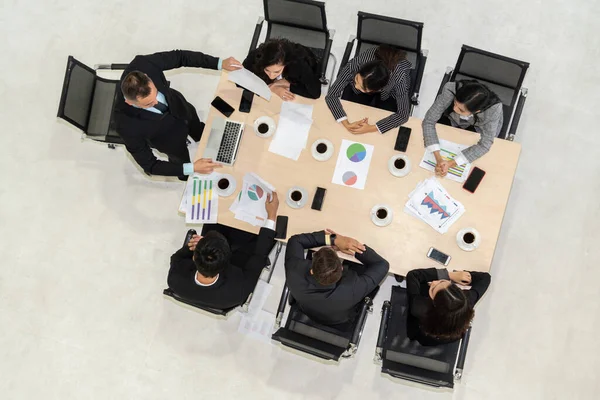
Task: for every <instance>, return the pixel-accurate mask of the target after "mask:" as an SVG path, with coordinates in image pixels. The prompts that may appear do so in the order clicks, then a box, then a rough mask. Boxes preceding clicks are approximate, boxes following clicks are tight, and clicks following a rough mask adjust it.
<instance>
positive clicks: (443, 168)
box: [434, 152, 457, 176]
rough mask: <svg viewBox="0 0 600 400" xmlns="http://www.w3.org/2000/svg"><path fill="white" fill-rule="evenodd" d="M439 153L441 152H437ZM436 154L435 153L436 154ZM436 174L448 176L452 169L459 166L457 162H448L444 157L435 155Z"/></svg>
mask: <svg viewBox="0 0 600 400" xmlns="http://www.w3.org/2000/svg"><path fill="white" fill-rule="evenodd" d="M437 153H439V152H437ZM434 154H435V153H434ZM435 162H436V165H435V174H436V175H439V176H446V175H447V174H448V171H449V170H450V168H454V167H456V166H457V164H456V161H454V160H446V159H444V158H443V157H442V156H440V155H438V154H435Z"/></svg>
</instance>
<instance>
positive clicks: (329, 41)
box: [319, 29, 335, 85]
mask: <svg viewBox="0 0 600 400" xmlns="http://www.w3.org/2000/svg"><path fill="white" fill-rule="evenodd" d="M334 36H335V30H334V29H330V30H329V39H327V43H326V44H325V49H324V50H323V60H322V61H323V62H322V63H321V78H320V79H319V80H320V81H321V85H327V84H328V83H329V80H327V64H328V63H329V54H330V53H331V45H332V44H333V37H334Z"/></svg>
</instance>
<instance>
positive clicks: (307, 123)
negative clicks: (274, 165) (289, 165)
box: [269, 102, 313, 161]
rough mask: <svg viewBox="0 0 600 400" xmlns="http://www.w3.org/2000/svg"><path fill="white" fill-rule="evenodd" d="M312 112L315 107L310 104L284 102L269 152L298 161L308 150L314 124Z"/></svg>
mask: <svg viewBox="0 0 600 400" xmlns="http://www.w3.org/2000/svg"><path fill="white" fill-rule="evenodd" d="M312 112H313V106H312V105H310V104H296V103H289V102H284V103H283V104H282V105H281V114H280V115H279V124H277V131H275V137H274V138H273V140H272V141H271V145H270V146H269V151H270V152H272V153H275V154H279V155H280V156H284V157H287V158H291V159H292V160H294V161H297V160H298V157H300V153H301V152H302V150H303V149H305V148H306V142H307V141H308V132H309V131H310V127H311V125H312V122H313V121H312Z"/></svg>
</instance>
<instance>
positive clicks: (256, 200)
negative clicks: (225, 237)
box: [229, 173, 275, 226]
mask: <svg viewBox="0 0 600 400" xmlns="http://www.w3.org/2000/svg"><path fill="white" fill-rule="evenodd" d="M274 191H275V187H273V185H271V184H270V183H268V182H267V181H265V180H263V179H261V178H260V177H259V176H258V175H256V174H254V173H248V174H246V175H244V181H243V183H242V190H241V191H240V193H239V194H238V195H237V196H236V198H235V200H234V201H233V204H232V205H231V207H229V211H231V212H233V213H234V214H235V219H238V220H240V221H245V222H247V223H249V224H251V225H253V226H264V225H265V222H267V210H266V209H265V203H266V200H267V198H270V197H271V196H272V193H273V192H274Z"/></svg>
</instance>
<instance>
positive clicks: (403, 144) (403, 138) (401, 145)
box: [394, 126, 412, 152]
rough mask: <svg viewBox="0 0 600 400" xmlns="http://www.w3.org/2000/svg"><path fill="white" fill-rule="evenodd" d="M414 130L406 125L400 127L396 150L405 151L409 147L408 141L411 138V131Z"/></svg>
mask: <svg viewBox="0 0 600 400" xmlns="http://www.w3.org/2000/svg"><path fill="white" fill-rule="evenodd" d="M411 132H412V130H411V129H410V128H407V127H406V126H401V127H400V129H398V136H396V144H395V145H394V150H397V151H401V152H405V151H406V149H407V148H408V141H409V140H410V133H411Z"/></svg>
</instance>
